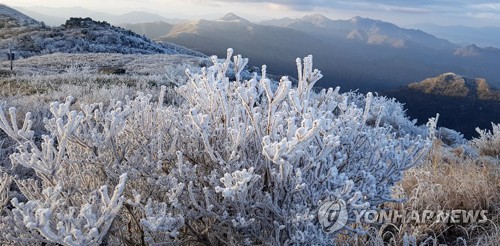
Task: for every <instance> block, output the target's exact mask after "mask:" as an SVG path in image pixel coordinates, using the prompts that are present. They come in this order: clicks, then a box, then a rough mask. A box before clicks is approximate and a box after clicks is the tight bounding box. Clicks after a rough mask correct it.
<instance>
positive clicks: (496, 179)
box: [379, 142, 500, 245]
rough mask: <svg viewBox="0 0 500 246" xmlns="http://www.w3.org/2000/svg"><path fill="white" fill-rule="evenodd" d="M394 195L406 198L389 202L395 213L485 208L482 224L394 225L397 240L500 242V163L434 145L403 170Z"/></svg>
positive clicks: (464, 243) (449, 243)
mask: <svg viewBox="0 0 500 246" xmlns="http://www.w3.org/2000/svg"><path fill="white" fill-rule="evenodd" d="M398 188H399V190H397V191H396V192H395V193H396V195H397V196H399V197H406V198H408V200H407V201H406V202H405V203H403V204H390V205H389V206H390V207H392V208H394V209H398V210H406V211H409V210H418V211H423V210H434V211H436V210H456V209H460V210H487V211H488V214H487V217H488V221H487V222H486V223H480V224H479V223H476V224H459V225H450V224H444V223H433V224H419V225H393V227H392V230H388V229H385V230H384V229H381V230H380V231H379V234H383V233H384V232H391V233H393V234H394V235H393V238H394V239H395V241H396V242H399V243H401V242H402V241H403V237H404V235H405V234H406V235H409V236H413V237H415V239H416V242H420V243H421V242H426V244H429V245H439V244H447V245H498V243H499V242H500V214H499V213H500V163H499V160H498V159H497V160H495V159H490V161H484V160H483V161H478V160H477V159H473V158H471V157H467V156H464V155H463V151H461V150H460V149H455V150H452V149H450V148H447V147H444V146H443V145H442V144H441V143H439V142H436V143H435V144H434V147H433V149H432V150H431V152H430V155H429V157H428V159H427V160H426V161H425V163H424V164H423V165H421V166H419V167H416V168H413V169H411V170H408V171H407V172H406V173H405V177H404V179H403V180H402V182H401V183H400V184H399V185H398Z"/></svg>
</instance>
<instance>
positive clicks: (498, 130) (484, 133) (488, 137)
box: [471, 123, 500, 159]
mask: <svg viewBox="0 0 500 246" xmlns="http://www.w3.org/2000/svg"><path fill="white" fill-rule="evenodd" d="M491 127H492V130H491V131H489V130H481V129H479V128H476V131H477V132H478V133H479V138H474V139H472V141H471V143H472V146H473V147H474V148H476V149H477V151H478V152H479V154H480V155H484V156H490V157H494V158H497V159H498V158H500V124H494V123H491Z"/></svg>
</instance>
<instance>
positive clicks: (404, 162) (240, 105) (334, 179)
mask: <svg viewBox="0 0 500 246" xmlns="http://www.w3.org/2000/svg"><path fill="white" fill-rule="evenodd" d="M231 58H232V50H229V51H228V57H227V59H226V60H224V61H223V62H222V63H221V62H219V60H218V59H217V58H216V57H213V59H212V60H213V62H214V65H213V66H211V67H209V68H204V69H202V72H201V73H198V74H192V73H190V72H189V71H188V72H187V73H188V75H189V81H188V83H187V84H185V85H183V86H181V87H179V88H178V93H179V94H180V95H182V96H183V97H184V100H183V101H182V103H181V104H180V105H172V104H171V105H169V106H165V105H164V103H163V102H164V99H165V94H166V90H167V88H166V87H162V91H161V93H160V96H159V99H158V100H157V102H152V96H151V95H144V94H139V95H138V96H137V97H136V98H135V99H130V98H128V97H126V98H125V100H123V101H112V102H110V103H109V105H104V104H102V103H97V104H90V105H85V104H81V105H80V109H79V110H72V109H71V103H72V102H73V100H74V99H73V98H68V99H67V100H66V102H64V103H59V102H54V103H52V104H51V105H50V112H51V114H52V115H51V116H50V117H48V118H47V119H45V120H44V123H45V128H46V131H47V134H44V135H42V136H41V137H40V138H39V139H36V138H34V137H33V135H34V134H33V131H32V130H31V125H32V124H33V122H32V120H31V119H30V114H27V115H26V117H25V120H24V122H23V123H22V124H19V125H18V124H17V122H16V120H12V119H15V118H17V117H16V111H15V109H13V108H12V109H10V110H9V115H10V116H7V115H6V114H4V113H3V112H0V128H1V129H2V130H3V131H4V132H5V133H6V134H7V135H9V136H10V137H11V138H12V139H14V140H15V141H16V142H17V148H18V151H17V153H14V154H12V155H11V156H10V159H11V161H12V163H13V164H14V165H22V166H24V167H28V168H31V169H33V170H34V172H35V173H36V177H33V178H25V177H24V178H23V177H17V178H16V179H15V184H16V185H17V187H18V188H19V190H20V191H21V192H22V194H23V197H20V198H15V199H12V200H11V204H12V205H13V209H10V210H9V209H6V208H4V210H5V211H6V215H5V216H3V219H2V222H1V224H0V232H1V235H2V236H1V237H0V240H1V242H2V243H29V242H34V241H40V242H41V241H43V242H54V243H59V244H62V245H73V244H84V243H87V244H95V243H105V242H107V243H111V244H124V243H125V242H126V243H129V244H162V243H184V244H189V243H195V242H197V243H206V244H230V245H235V244H276V245H283V244H321V245H325V244H332V243H333V242H334V241H335V236H336V234H326V233H325V232H323V230H322V227H321V225H320V224H319V222H318V218H317V212H318V209H319V207H320V206H321V205H322V204H323V203H324V202H326V201H329V200H337V199H342V200H344V201H346V204H347V209H348V212H349V219H350V222H353V219H354V213H353V209H356V208H375V207H377V206H379V205H381V204H382V203H384V202H389V201H393V200H394V199H392V197H391V194H392V193H391V189H392V187H393V186H394V184H395V183H396V182H397V181H399V180H400V179H401V178H402V174H403V171H404V170H406V169H408V168H409V167H412V166H414V165H416V164H417V162H418V161H419V160H420V158H421V157H422V156H423V155H424V154H425V150H426V149H427V147H428V146H429V145H430V141H429V140H427V139H423V138H422V137H421V136H420V135H410V134H406V133H404V132H399V131H398V128H395V127H392V126H390V124H389V123H388V124H381V121H382V119H386V118H387V119H393V118H395V117H397V116H395V115H392V116H387V114H386V111H383V110H376V111H374V110H373V108H372V106H373V104H374V101H375V102H377V104H376V105H380V107H379V108H381V107H382V105H383V103H384V100H385V99H380V98H378V97H374V96H373V95H372V94H371V93H368V94H367V95H366V97H365V96H361V95H358V96H357V101H354V100H353V99H352V98H353V97H352V95H350V94H342V93H340V92H339V88H337V89H327V90H322V91H320V92H319V93H314V92H313V91H312V88H313V86H314V84H315V83H316V81H318V80H319V79H320V78H321V77H322V75H321V73H320V72H319V71H318V70H313V67H312V57H306V58H305V59H304V60H303V63H302V61H301V60H300V59H298V60H297V67H298V79H299V82H298V86H297V88H292V86H291V82H290V81H289V80H288V78H287V77H283V78H282V79H281V81H280V82H279V83H278V84H277V85H272V82H271V80H270V79H268V77H267V75H266V67H265V66H263V68H262V74H261V75H260V76H259V77H258V76H257V75H256V74H255V75H254V77H253V78H251V79H249V80H244V79H243V78H242V76H241V72H242V71H243V69H244V67H245V66H246V64H247V62H248V60H247V59H243V58H242V57H241V56H234V60H233V62H232V61H231ZM230 67H231V69H232V70H233V71H234V80H232V79H230V78H229V77H227V71H228V69H229V68H230ZM359 100H364V105H363V107H359V106H358V105H357V103H359ZM387 103H391V102H390V101H387ZM402 117H404V114H402ZM9 118H10V119H9ZM372 118H373V119H375V120H374V122H371V120H372ZM387 121H389V120H387ZM400 121H401V122H409V121H407V120H406V119H393V122H400ZM405 124H406V123H405ZM431 130H432V129H431ZM424 132H425V133H426V131H424ZM430 132H431V133H432V132H433V131H430ZM426 134H427V133H426ZM125 179H127V180H126V182H125ZM107 186H115V187H116V189H115V191H114V193H113V195H112V197H111V198H110V197H109V196H108V195H107V192H108V189H107ZM342 232H343V233H359V232H361V230H359V229H355V227H353V226H351V225H348V226H347V227H346V230H344V231H342Z"/></svg>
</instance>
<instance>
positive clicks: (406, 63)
mask: <svg viewBox="0 0 500 246" xmlns="http://www.w3.org/2000/svg"><path fill="white" fill-rule="evenodd" d="M125 27H126V28H128V29H131V30H132V31H134V32H138V33H141V34H145V35H149V37H150V38H153V39H155V40H157V41H165V42H172V43H176V44H180V45H182V46H185V47H188V48H190V49H194V50H197V51H200V52H202V53H205V54H217V55H219V56H225V53H226V49H227V48H228V47H231V48H234V49H235V51H236V52H237V53H241V54H242V55H243V56H245V57H248V58H250V62H251V65H254V66H260V65H261V64H267V65H268V68H269V70H270V72H272V73H275V74H278V75H279V74H282V75H291V76H294V75H295V74H296V69H295V58H297V57H304V56H306V55H309V54H313V55H314V61H315V66H316V67H317V68H318V69H320V70H321V71H322V72H323V74H324V75H325V78H324V79H323V80H321V81H320V82H319V83H318V86H320V87H332V86H337V85H340V86H341V88H342V89H344V90H350V89H352V90H354V89H360V90H361V91H369V90H371V91H373V90H375V91H381V90H385V89H390V88H396V87H399V86H404V85H406V84H407V83H408V81H419V80H422V79H424V78H427V77H429V76H437V75H439V74H441V73H443V72H445V71H454V72H456V73H460V74H465V75H467V76H469V77H484V78H486V79H487V80H488V81H490V83H491V84H492V85H493V86H494V87H500V69H498V64H500V55H499V54H500V50H498V49H496V48H481V47H478V46H475V45H470V46H466V47H462V46H460V45H457V44H454V43H451V42H449V41H447V40H445V39H442V38H438V37H436V36H433V35H431V34H428V33H425V32H423V31H420V30H415V29H405V28H400V27H398V26H396V25H394V24H391V23H388V22H383V21H379V20H372V19H368V18H362V17H354V18H352V19H350V20H331V19H329V18H327V17H325V16H322V15H319V14H316V15H309V16H305V17H303V18H297V19H291V18H284V19H276V20H269V21H265V22H260V23H252V22H250V21H248V20H246V19H243V18H241V17H239V16H236V15H234V14H227V15H226V16H224V17H222V18H219V19H216V20H204V19H201V20H191V21H186V22H182V23H177V24H169V23H162V22H153V23H142V24H136V25H126V26H125ZM162 30H163V32H162Z"/></svg>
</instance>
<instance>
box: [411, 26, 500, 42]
mask: <svg viewBox="0 0 500 246" xmlns="http://www.w3.org/2000/svg"><path fill="white" fill-rule="evenodd" d="M411 27H412V28H418V29H422V30H425V31H426V32H428V33H431V34H433V35H436V36H439V37H442V38H445V39H448V40H450V41H451V42H453V43H457V44H460V45H471V44H475V45H478V46H481V47H489V46H491V47H500V27H470V26H440V25H436V24H430V23H423V24H415V25H411Z"/></svg>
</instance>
